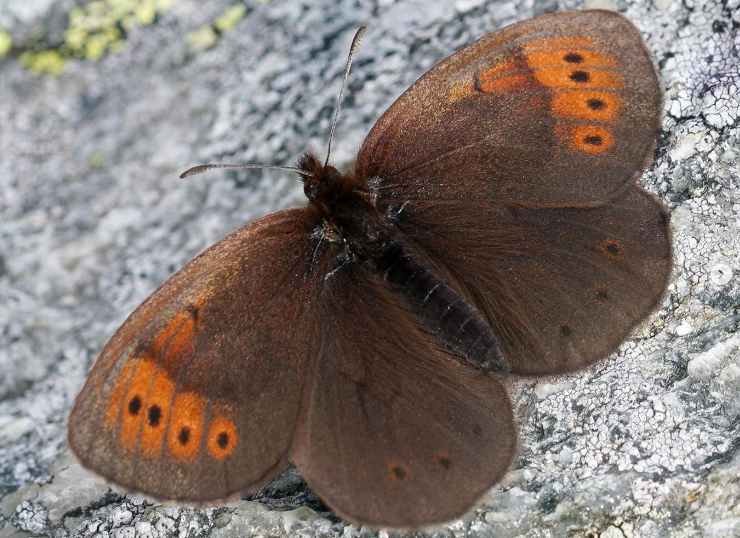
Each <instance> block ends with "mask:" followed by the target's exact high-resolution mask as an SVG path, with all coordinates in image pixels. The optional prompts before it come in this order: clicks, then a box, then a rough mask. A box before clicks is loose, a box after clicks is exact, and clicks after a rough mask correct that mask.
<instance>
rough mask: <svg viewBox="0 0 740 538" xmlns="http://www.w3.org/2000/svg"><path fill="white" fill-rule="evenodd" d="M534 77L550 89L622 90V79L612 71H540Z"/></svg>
mask: <svg viewBox="0 0 740 538" xmlns="http://www.w3.org/2000/svg"><path fill="white" fill-rule="evenodd" d="M534 76H535V77H536V78H537V80H538V81H539V82H540V84H542V85H544V86H547V87H548V88H578V89H582V90H589V89H592V88H621V87H622V86H623V83H622V77H621V76H620V75H619V74H617V73H613V72H610V71H594V70H588V69H579V68H575V69H574V68H569V67H566V68H561V67H558V68H548V69H538V70H537V71H535V72H534Z"/></svg>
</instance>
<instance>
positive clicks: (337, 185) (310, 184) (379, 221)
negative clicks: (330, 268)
mask: <svg viewBox="0 0 740 538" xmlns="http://www.w3.org/2000/svg"><path fill="white" fill-rule="evenodd" d="M298 167H299V168H301V169H302V170H304V171H305V175H304V179H303V182H304V185H303V191H304V193H305V195H306V198H308V200H309V203H310V205H311V207H313V208H314V209H315V210H316V211H317V212H318V213H319V214H320V215H321V217H322V219H323V221H324V223H325V226H326V227H328V228H330V229H332V230H333V232H334V234H335V235H336V237H337V239H338V240H339V241H341V242H344V243H345V244H346V245H347V247H348V248H349V249H350V250H351V253H350V254H351V257H352V258H354V259H357V260H359V261H370V260H373V259H377V258H380V257H381V256H383V254H384V252H385V250H387V246H388V244H389V242H390V241H391V239H392V236H393V230H392V225H391V223H390V222H387V219H384V218H383V215H381V214H380V213H379V212H378V211H377V209H376V208H375V207H374V205H373V204H372V202H371V199H372V197H371V196H370V194H369V193H368V191H367V188H366V187H365V186H364V185H363V183H362V182H361V181H358V180H357V179H356V178H355V177H354V176H352V175H350V174H342V173H341V172H339V171H338V170H337V169H336V168H334V167H333V166H329V165H327V166H324V165H323V164H321V162H319V161H318V159H316V157H314V156H313V155H311V154H306V155H304V156H303V157H302V158H301V159H300V161H299V162H298Z"/></svg>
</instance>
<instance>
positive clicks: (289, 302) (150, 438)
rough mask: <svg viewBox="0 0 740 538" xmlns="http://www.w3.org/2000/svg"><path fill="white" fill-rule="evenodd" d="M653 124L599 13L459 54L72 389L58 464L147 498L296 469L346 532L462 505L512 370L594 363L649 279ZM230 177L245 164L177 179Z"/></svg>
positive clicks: (236, 488)
mask: <svg viewBox="0 0 740 538" xmlns="http://www.w3.org/2000/svg"><path fill="white" fill-rule="evenodd" d="M360 33H361V32H358V34H356V36H355V40H354V41H353V47H352V48H353V49H354V48H355V47H356V44H357V42H358V39H359V35H360ZM351 59H352V54H351V53H350V56H349V59H348V61H347V69H346V71H345V81H346V77H347V75H348V73H349V67H350V65H351ZM339 102H341V92H340V98H339ZM338 110H339V106H337V109H336V111H337V113H338ZM660 112H661V92H660V88H659V84H658V79H657V76H656V73H655V69H654V68H653V64H652V63H651V60H650V57H649V55H648V52H647V51H646V49H645V45H644V44H643V42H642V40H641V39H640V35H639V33H638V31H637V30H636V29H635V27H634V26H632V24H630V23H629V22H628V21H627V20H626V19H624V18H623V17H621V16H620V15H618V14H616V13H612V12H607V11H583V12H573V13H559V14H550V15H545V16H542V17H538V18H535V19H532V20H528V21H524V22H521V23H518V24H514V25H512V26H509V27H507V28H505V29H503V30H501V31H499V32H495V33H491V34H488V35H486V36H484V37H483V38H482V39H480V40H479V41H477V42H476V43H473V44H472V45H469V46H467V47H465V48H463V49H461V50H459V51H457V52H456V53H455V54H453V55H452V56H450V57H449V58H447V59H445V60H443V61H442V62H440V63H439V64H437V65H436V66H435V67H434V68H432V69H431V70H430V71H429V72H428V73H426V74H425V75H424V76H423V77H421V78H420V79H419V80H418V81H417V82H416V83H414V85H413V86H411V87H410V88H409V89H408V90H407V91H406V92H405V93H404V94H403V95H402V96H401V97H400V98H399V99H398V100H397V101H396V102H395V103H394V104H393V105H392V106H391V107H390V108H389V109H388V110H387V111H386V112H385V114H384V115H383V116H382V117H381V118H380V120H379V121H378V122H377V123H376V124H375V126H374V127H373V129H372V131H371V132H370V134H369V135H368V137H367V139H366V140H365V142H364V144H363V145H362V148H361V149H360V152H359V154H358V156H357V161H356V165H355V169H354V171H353V172H352V173H349V174H343V173H340V172H339V171H338V170H337V169H336V168H334V167H332V166H329V165H328V155H327V161H326V162H324V163H323V164H322V162H320V161H319V160H317V159H316V157H314V156H313V155H306V156H304V157H303V158H301V160H300V161H299V163H298V166H297V168H291V169H292V170H294V171H296V172H297V173H298V175H299V176H300V179H301V180H302V181H303V184H304V190H305V194H306V196H307V198H308V201H309V203H308V205H307V206H306V207H303V208H300V209H290V210H286V211H279V212H277V213H273V214H270V215H268V216H266V217H264V218H262V219H260V220H258V221H256V222H254V223H251V224H249V225H247V226H245V227H244V228H241V229H239V230H237V231H236V232H234V233H232V234H231V235H229V236H228V237H227V238H226V239H224V240H223V241H221V242H219V243H217V244H216V245H214V246H212V247H211V248H209V249H208V250H206V251H205V252H204V253H202V254H201V255H200V256H198V257H197V258H195V259H194V260H193V261H191V262H190V263H189V264H188V265H186V266H185V267H184V268H183V269H182V270H181V271H180V272H178V273H177V274H176V275H174V276H173V277H172V278H170V279H169V280H168V281H167V282H165V284H164V285H163V286H162V287H161V288H160V289H159V290H157V291H156V292H155V293H154V294H153V295H152V296H151V297H149V299H147V300H146V301H145V302H144V304H142V305H141V306H140V307H139V308H138V309H136V311H135V312H134V313H133V314H132V315H131V316H130V317H129V318H128V320H126V322H125V323H124V324H123V326H122V327H121V328H120V329H119V330H118V332H117V333H116V334H115V335H114V336H113V338H112V339H111V340H110V341H109V342H108V344H107V345H106V346H105V348H104V350H103V352H102V354H101V355H100V357H99V358H98V360H97V362H96V363H95V366H94V368H93V369H92V371H91V372H90V376H89V379H88V380H87V383H86V384H85V387H84V388H83V390H82V392H81V393H80V395H79V396H78V398H77V401H76V403H75V406H74V410H73V411H72V415H71V417H70V426H69V442H70V444H71V446H72V448H73V450H74V452H75V453H76V454H77V456H78V457H79V458H80V460H81V461H82V463H83V464H84V465H85V466H87V467H89V468H91V469H93V470H94V471H96V472H98V473H100V474H102V475H103V476H105V477H107V478H109V479H111V480H112V481H114V482H117V483H119V484H121V485H123V486H126V487H128V488H132V489H135V490H139V491H143V492H145V493H148V494H151V495H154V496H157V497H163V498H171V499H180V500H186V501H208V500H214V499H220V498H224V497H226V496H228V495H230V494H233V493H235V492H240V491H245V490H255V489H256V488H258V487H260V486H262V485H264V484H265V483H266V482H268V481H269V480H271V479H272V478H274V477H275V476H276V475H277V474H278V473H280V472H281V471H283V470H284V469H285V468H286V466H287V465H288V463H289V462H292V463H294V464H295V465H296V466H297V468H298V470H299V471H300V473H301V474H302V475H303V476H304V477H305V479H306V481H307V482H308V484H309V485H310V487H311V488H312V489H313V490H315V491H316V493H318V495H319V496H320V497H321V498H322V499H323V500H324V501H325V502H326V503H327V504H328V505H329V506H330V507H331V508H332V509H333V510H335V511H336V512H337V513H338V514H339V515H341V516H342V517H344V518H346V519H348V520H350V521H353V522H358V523H363V524H369V525H374V526H390V527H417V526H421V525H426V524H431V523H435V522H442V521H446V520H449V519H452V518H455V517H457V516H460V515H461V514H463V513H464V512H465V511H467V510H469V509H470V508H471V507H472V506H473V504H474V503H475V502H476V500H477V499H478V498H479V497H480V496H481V495H482V494H483V493H484V492H485V491H486V490H487V489H489V488H490V487H491V486H492V485H493V484H495V483H496V482H497V481H498V480H500V479H501V478H502V477H503V476H504V474H505V473H506V472H507V469H508V468H509V466H510V464H511V462H512V459H513V457H514V455H515V451H516V446H517V428H516V426H515V423H514V418H513V416H512V408H511V403H510V401H509V397H508V395H507V393H506V391H505V389H504V386H503V384H502V381H503V379H504V377H505V375H506V374H515V375H525V376H532V375H535V376H537V375H553V374H562V373H564V372H572V371H574V370H577V369H579V368H584V367H586V366H588V365H590V364H593V363H594V362H595V361H597V360H599V359H602V358H604V357H605V356H607V355H608V354H609V353H611V352H612V351H614V350H615V348H616V347H617V346H618V345H619V344H620V342H621V341H622V340H623V339H624V338H625V337H626V336H627V335H628V334H629V332H630V330H631V329H632V328H633V327H634V326H635V325H636V324H637V323H639V322H640V321H641V320H642V319H643V318H645V317H646V316H647V315H648V314H649V313H650V312H651V311H652V310H653V308H654V307H655V306H656V304H657V303H658V301H659V300H660V297H661V295H662V294H663V292H664V290H665V287H666V281H667V279H668V276H669V272H670V268H671V246H670V234H669V227H668V215H667V213H666V211H665V209H664V208H663V206H662V205H661V204H660V203H659V202H658V201H656V199H655V198H654V197H653V196H651V195H650V194H648V193H647V192H645V191H644V190H643V189H641V188H640V187H639V186H638V184H637V179H638V178H639V177H640V175H641V173H642V171H643V169H644V168H645V166H646V165H647V163H648V162H649V161H650V158H651V156H652V153H653V150H654V147H655V143H656V134H657V132H658V129H659V125H660ZM335 125H336V116H335V121H334V123H332V134H333V132H334V126H335ZM331 139H332V137H331V136H330V144H329V146H330V147H331ZM239 166H240V167H243V168H251V167H255V166H257V165H202V166H198V167H195V168H193V169H191V170H189V171H188V172H186V173H185V174H184V175H189V174H192V173H197V172H200V171H203V170H207V169H211V168H216V167H239Z"/></svg>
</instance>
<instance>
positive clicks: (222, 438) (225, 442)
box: [216, 432, 229, 449]
mask: <svg viewBox="0 0 740 538" xmlns="http://www.w3.org/2000/svg"><path fill="white" fill-rule="evenodd" d="M216 443H218V446H219V447H220V448H222V449H223V448H226V447H227V446H229V434H228V433H226V432H221V433H219V434H218V437H216Z"/></svg>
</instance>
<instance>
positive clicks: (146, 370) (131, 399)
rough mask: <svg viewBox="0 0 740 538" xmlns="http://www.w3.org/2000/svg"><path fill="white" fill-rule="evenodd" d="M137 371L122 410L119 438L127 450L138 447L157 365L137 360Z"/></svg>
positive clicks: (149, 361)
mask: <svg viewBox="0 0 740 538" xmlns="http://www.w3.org/2000/svg"><path fill="white" fill-rule="evenodd" d="M136 362H137V368H136V372H135V373H134V375H133V378H132V379H131V383H130V384H129V386H128V390H127V391H126V395H125V396H124V398H123V401H122V402H121V404H122V407H123V408H122V410H121V430H120V431H119V433H118V440H119V442H120V444H121V446H122V447H123V448H125V449H127V450H133V449H134V448H135V447H136V439H137V437H138V435H139V431H140V430H141V424H142V418H143V417H144V414H145V400H146V395H147V393H148V392H149V387H150V385H151V383H152V379H153V376H154V373H155V371H156V366H154V363H153V362H152V361H151V360H146V359H142V360H137V361H136Z"/></svg>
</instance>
